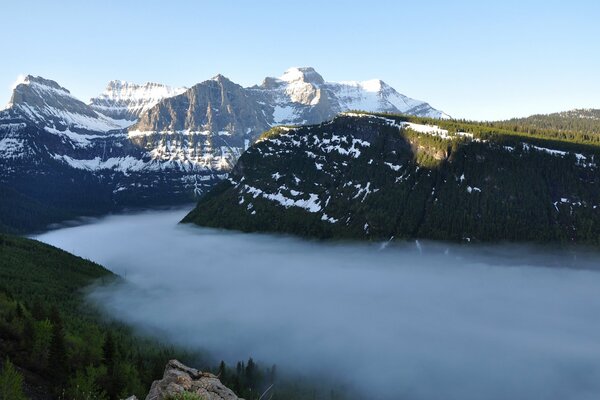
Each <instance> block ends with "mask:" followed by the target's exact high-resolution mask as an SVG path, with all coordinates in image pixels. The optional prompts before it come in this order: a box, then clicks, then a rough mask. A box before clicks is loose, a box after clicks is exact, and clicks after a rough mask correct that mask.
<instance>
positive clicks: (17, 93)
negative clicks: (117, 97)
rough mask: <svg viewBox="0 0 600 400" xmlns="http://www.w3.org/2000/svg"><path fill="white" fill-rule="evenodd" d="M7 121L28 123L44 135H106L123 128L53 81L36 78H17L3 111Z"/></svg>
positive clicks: (124, 124) (120, 122)
mask: <svg viewBox="0 0 600 400" xmlns="http://www.w3.org/2000/svg"><path fill="white" fill-rule="evenodd" d="M6 110H7V112H8V113H9V114H10V118H17V119H20V120H26V121H29V122H31V123H33V124H35V125H38V126H39V127H41V128H42V129H45V130H46V131H48V132H52V133H56V132H71V133H73V132H78V133H90V132H107V131H111V130H118V129H122V128H124V127H125V126H127V124H126V123H124V122H122V121H116V120H114V119H112V118H109V117H107V116H105V115H102V114H99V113H97V112H96V111H95V110H94V109H92V108H91V107H90V106H89V105H87V104H85V103H84V102H82V101H81V100H79V99H77V98H76V97H75V96H73V95H72V94H71V92H70V91H69V90H67V89H66V88H64V87H62V86H61V85H59V84H58V83H57V82H56V81H53V80H50V79H46V78H42V77H40V76H33V75H27V76H24V77H22V78H20V79H19V80H18V81H17V82H16V84H15V87H14V89H13V93H12V96H11V99H10V102H9V103H8V105H7V107H6Z"/></svg>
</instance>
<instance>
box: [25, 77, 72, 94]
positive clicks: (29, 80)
mask: <svg viewBox="0 0 600 400" xmlns="http://www.w3.org/2000/svg"><path fill="white" fill-rule="evenodd" d="M31 84H33V85H40V86H44V87H46V88H49V89H55V90H59V91H62V92H66V93H68V94H71V92H69V91H68V90H67V89H65V88H64V87H62V86H60V85H59V84H58V83H56V81H53V80H51V79H46V78H43V77H41V76H33V75H26V76H23V77H20V78H18V79H17V82H15V85H14V89H17V88H18V87H19V86H21V85H27V86H29V85H31Z"/></svg>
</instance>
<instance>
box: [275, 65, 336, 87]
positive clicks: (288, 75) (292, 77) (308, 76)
mask: <svg viewBox="0 0 600 400" xmlns="http://www.w3.org/2000/svg"><path fill="white" fill-rule="evenodd" d="M279 80H281V81H284V82H290V83H291V82H298V81H301V82H305V83H312V84H316V85H321V84H323V83H325V80H324V79H323V77H322V76H321V75H320V74H319V73H318V72H317V71H315V69H314V68H313V67H292V68H288V69H287V70H286V71H285V72H284V73H283V75H281V76H280V77H279Z"/></svg>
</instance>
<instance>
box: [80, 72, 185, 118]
mask: <svg viewBox="0 0 600 400" xmlns="http://www.w3.org/2000/svg"><path fill="white" fill-rule="evenodd" d="M186 90H187V88H185V87H179V88H174V87H171V86H168V85H165V84H162V83H156V82H146V83H142V84H139V83H133V82H129V81H122V80H112V81H110V82H108V84H107V86H106V89H105V90H104V92H102V93H101V94H100V95H98V96H97V97H94V98H92V99H91V100H90V106H91V107H92V108H93V109H94V110H95V111H97V112H100V113H102V114H104V115H106V116H109V117H112V118H115V119H127V120H136V119H137V118H138V117H139V116H140V114H142V113H143V112H144V111H146V110H149V109H150V108H152V107H153V106H154V105H156V104H157V103H158V102H160V101H161V100H162V99H165V98H168V97H173V96H176V95H178V94H181V93H183V92H185V91H186Z"/></svg>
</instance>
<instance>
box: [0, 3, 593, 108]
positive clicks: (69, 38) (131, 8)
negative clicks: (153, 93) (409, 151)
mask: <svg viewBox="0 0 600 400" xmlns="http://www.w3.org/2000/svg"><path fill="white" fill-rule="evenodd" d="M0 15H1V16H2V23H1V24H0V37H2V38H3V41H2V43H3V53H2V54H3V56H2V62H0V85H2V83H3V84H4V88H5V89H4V90H0V104H4V103H6V102H8V100H9V98H10V93H11V91H10V88H11V86H12V84H13V82H14V81H15V80H16V79H17V77H18V76H19V75H22V74H32V75H39V76H43V77H45V78H48V79H53V80H55V81H57V82H58V83H59V84H61V85H62V86H64V87H66V88H67V89H69V90H70V91H71V92H72V93H73V94H74V95H75V96H77V97H79V98H81V99H82V100H84V101H88V100H89V98H91V97H93V96H95V95H97V94H98V93H100V92H101V91H102V90H103V89H104V87H105V86H106V83H107V82H108V81H110V80H113V79H121V80H128V81H133V82H140V83H142V82H146V81H153V82H161V83H165V84H169V85H173V86H192V85H194V84H195V83H198V82H201V81H203V80H206V79H209V78H211V77H212V76H214V75H216V74H218V73H221V74H223V75H225V76H227V77H228V78H230V79H231V80H233V81H234V82H237V83H239V84H241V85H243V86H251V85H254V84H259V83H260V82H261V81H262V80H263V79H264V77H266V76H280V75H281V74H282V73H283V71H285V70H286V69H287V68H289V67H292V66H312V67H314V68H315V69H316V70H317V71H318V72H319V73H320V74H321V75H323V77H324V78H325V80H327V81H340V80H366V79H372V78H379V79H382V80H383V81H385V82H387V83H388V84H390V85H392V86H393V87H394V88H395V89H396V90H398V91H399V92H400V93H403V94H405V95H407V96H409V97H413V98H417V99H420V100H425V101H427V102H429V103H430V104H431V105H432V106H434V107H436V108H438V109H441V110H443V111H445V112H446V113H448V114H450V115H451V116H453V117H455V118H467V119H478V120H494V119H504V118H510V117H516V116H526V115H530V114H534V113H549V112H555V111H562V110H568V109H573V108H600V79H598V71H600V52H598V39H599V38H600V24H599V23H598V18H599V17H600V2H597V1H592V0H588V1H583V0H580V1H578V0H574V1H569V2H566V1H554V0H545V1H537V0H531V1H526V0H520V1H512V0H507V1H502V2H487V1H466V0H463V1H460V0H458V1H414V0H411V1H399V0H396V1H377V0H371V1H360V2H359V1H352V0H345V1H338V0H328V1H323V0H320V1H313V0H304V1H301V2H296V1H270V0H264V1H263V0H254V1H241V0H240V1H224V0H221V1H191V0H190V1H181V0H171V1H168V2H166V1H153V0H146V1H110V0H103V1H93V0H90V1H80V0H78V1H70V0H63V1H60V2H49V1H25V0H22V1H12V0H11V1H8V0H0ZM0 87H1V86H0Z"/></svg>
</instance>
